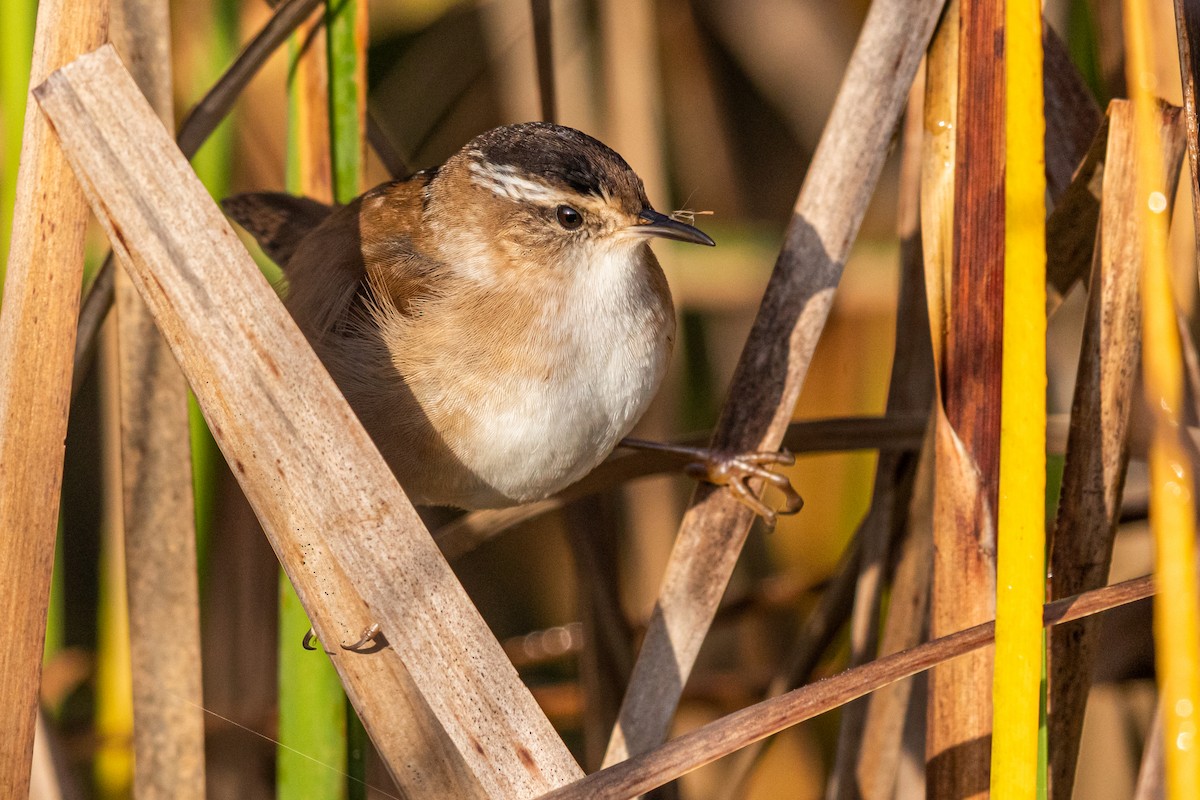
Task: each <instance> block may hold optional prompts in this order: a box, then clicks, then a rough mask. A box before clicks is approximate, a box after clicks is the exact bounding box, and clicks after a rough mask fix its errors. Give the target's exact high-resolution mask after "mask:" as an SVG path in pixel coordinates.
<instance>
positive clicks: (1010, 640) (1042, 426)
mask: <svg viewBox="0 0 1200 800" xmlns="http://www.w3.org/2000/svg"><path fill="white" fill-rule="evenodd" d="M1004 9H1005V18H1004V46H1005V53H1004V95H1005V102H1004V109H1005V110H1004V120H1005V122H1004V139H1005V150H1004V152H1005V165H1004V219H1005V229H1004V307H1003V311H1004V322H1003V331H1004V332H1003V356H1002V359H1003V366H1002V372H1003V385H1002V386H1001V405H1000V427H1001V431H1002V432H1003V435H1002V436H1001V437H1000V474H999V482H1000V487H999V488H1000V492H999V508H998V509H997V512H996V513H997V540H998V541H997V554H996V573H997V574H996V661H995V670H994V673H993V676H992V707H993V709H994V714H993V732H992V768H991V770H992V774H991V786H992V793H993V795H994V796H996V797H1004V798H1014V800H1020V799H1021V798H1025V799H1026V800H1033V798H1035V797H1036V796H1037V793H1038V786H1039V784H1041V785H1044V780H1042V779H1041V776H1040V775H1039V774H1038V772H1039V767H1038V760H1039V759H1038V738H1039V718H1040V716H1041V706H1042V661H1043V644H1042V626H1041V619H1040V616H1041V608H1042V603H1044V602H1045V596H1046V556H1045V551H1046V528H1045V525H1046V522H1045V515H1046V173H1045V149H1044V142H1045V138H1046V120H1045V117H1044V115H1043V108H1044V102H1043V97H1042V4H1041V3H1040V2H1039V0H1007V2H1006V3H1005V4H1004Z"/></svg>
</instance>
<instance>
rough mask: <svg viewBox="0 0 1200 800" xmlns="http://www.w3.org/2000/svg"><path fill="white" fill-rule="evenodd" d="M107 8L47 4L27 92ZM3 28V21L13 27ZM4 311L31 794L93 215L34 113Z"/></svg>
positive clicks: (9, 761)
mask: <svg viewBox="0 0 1200 800" xmlns="http://www.w3.org/2000/svg"><path fill="white" fill-rule="evenodd" d="M107 17H108V7H107V3H106V2H104V1H103V0H94V1H88V2H71V3H67V2H62V0H42V2H41V3H39V5H38V22H37V32H36V36H35V41H34V54H33V62H32V67H31V69H30V86H32V85H34V84H35V83H38V82H41V81H42V80H44V79H45V78H46V76H47V75H48V74H49V73H50V72H51V71H52V70H54V69H56V68H57V67H59V66H60V65H62V64H64V63H66V62H67V61H68V60H70V59H71V58H74V57H75V56H76V55H77V54H78V53H80V52H83V51H85V50H89V49H91V48H93V47H96V46H97V45H98V44H100V43H101V42H102V41H104V38H105V35H106V31H105V28H106V27H107ZM6 24H7V22H6ZM23 130H24V138H23V139H22V144H21V168H20V172H19V173H18V175H17V193H16V206H15V208H16V212H15V216H14V219H13V229H12V244H11V247H10V249H9V252H8V262H7V263H8V267H7V274H6V275H5V284H4V294H5V299H4V306H3V308H2V309H0V531H2V532H3V534H2V535H0V619H2V620H4V623H3V639H4V646H3V647H0V707H3V708H5V709H8V711H9V718H8V722H7V725H6V730H5V736H4V746H3V747H0V786H3V787H4V791H5V792H7V793H9V794H11V795H12V796H13V797H24V796H26V795H27V794H28V784H29V768H30V757H31V753H32V748H33V732H34V727H35V717H36V710H37V689H38V679H39V676H40V674H41V666H42V648H43V645H44V643H45V635H46V629H45V625H46V608H47V599H48V597H49V594H50V573H51V568H52V565H53V563H54V545H55V539H56V535H57V532H58V505H59V490H60V489H61V487H62V470H63V439H64V438H65V436H66V429H67V407H68V404H69V402H70V389H71V351H72V349H73V347H74V344H75V318H76V316H77V315H78V313H79V287H80V284H81V283H82V279H83V239H84V231H85V228H86V225H87V219H88V217H87V205H86V203H85V202H84V198H83V194H82V193H81V192H80V189H79V185H78V183H77V181H76V179H75V177H74V176H73V175H72V174H71V170H70V168H69V167H68V165H67V162H66V160H65V159H64V158H63V154H62V151H61V149H60V147H59V145H58V143H57V142H56V141H55V139H54V136H53V135H52V133H51V130H50V126H49V125H48V124H47V122H46V120H45V119H44V118H43V117H42V115H41V114H40V113H39V112H38V110H37V108H36V107H35V104H34V103H32V102H28V103H27V106H26V109H25V124H24V129H23Z"/></svg>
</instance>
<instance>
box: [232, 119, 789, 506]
mask: <svg viewBox="0 0 1200 800" xmlns="http://www.w3.org/2000/svg"><path fill="white" fill-rule="evenodd" d="M224 208H225V211H226V213H228V214H229V216H231V217H232V218H233V219H234V220H236V221H237V222H238V223H239V224H241V225H242V227H244V228H245V229H246V230H247V231H249V232H250V233H251V234H252V235H253V236H254V237H255V238H256V239H257V240H258V242H259V243H260V244H261V246H262V248H263V250H264V251H265V252H266V253H267V254H268V255H269V256H270V257H271V258H273V259H274V260H275V261H276V262H277V263H278V264H280V266H282V267H283V268H284V270H285V272H286V275H287V279H288V284H289V287H288V294H287V305H288V308H289V310H290V311H291V313H292V315H293V317H294V318H295V319H296V322H297V323H298V324H299V326H300V328H301V329H302V330H303V331H304V333H305V335H306V336H307V337H308V339H309V341H310V342H311V344H312V346H313V348H314V349H315V350H316V352H317V354H318V355H319V356H320V357H321V360H322V361H323V362H324V363H325V366H326V367H327V368H328V370H329V372H330V374H331V375H332V376H333V378H334V380H335V381H336V382H337V384H338V386H339V387H340V388H341V390H342V392H343V393H344V394H345V396H346V399H347V400H348V401H349V403H350V405H351V406H352V407H353V408H354V410H355V412H356V413H357V414H358V416H359V419H360V420H361V421H362V423H363V425H364V427H366V429H367V431H368V432H369V433H370V434H371V436H372V438H373V439H374V440H375V443H376V445H377V446H378V447H379V449H380V452H381V453H383V455H384V457H385V458H386V459H387V461H388V463H389V464H390V466H391V467H392V469H393V471H394V472H395V473H396V476H397V478H398V479H399V481H400V484H401V485H402V486H403V487H404V489H405V491H406V492H407V493H408V495H409V497H410V498H411V499H412V501H413V502H414V503H417V504H422V505H449V506H457V507H459V508H466V509H475V508H492V507H501V506H508V505H514V504H517V503H523V502H528V501H531V500H537V499H541V498H544V497H547V496H549V495H551V494H553V493H554V492H557V491H558V490H560V489H562V488H564V487H566V486H568V485H569V484H571V483H573V482H575V481H577V480H579V479H580V478H582V477H583V476H584V475H586V474H587V473H588V472H590V471H591V470H592V469H593V468H594V467H595V466H596V465H597V464H599V463H600V462H601V461H603V460H604V459H605V458H606V457H607V456H608V455H609V454H610V453H611V452H612V451H613V449H614V448H615V447H616V446H617V445H618V443H621V442H622V439H623V437H624V436H625V435H626V434H627V433H628V432H629V431H630V429H631V428H632V427H633V426H634V424H635V423H636V422H637V421H638V419H639V418H640V417H641V416H642V414H643V413H644V412H645V410H646V407H647V406H648V405H649V404H650V401H651V399H652V398H653V397H654V395H655V393H656V392H657V390H658V386H659V383H660V382H661V381H662V378H663V374H664V373H665V371H666V368H667V362H668V359H669V357H670V354H671V346H672V342H673V341H674V336H675V313H674V309H673V307H672V304H671V296H670V293H669V291H668V288H667V282H666V278H665V277H664V276H663V272H662V269H661V268H660V267H659V265H658V261H657V259H655V257H654V254H653V253H652V252H651V251H650V247H649V244H648V243H649V240H650V238H651V237H656V236H657V237H664V238H668V239H677V240H681V241H685V242H695V243H697V244H706V245H712V244H713V241H712V239H710V238H709V237H708V236H707V235H705V234H704V233H702V232H701V231H699V230H697V229H696V228H694V227H692V226H691V225H687V224H684V223H682V222H678V221H676V220H674V219H671V218H670V217H668V216H665V215H663V214H660V213H659V212H657V211H655V210H654V209H653V208H652V207H651V206H650V203H649V201H648V200H647V199H646V192H645V189H644V188H643V186H642V181H641V180H640V179H639V178H638V176H637V175H636V174H635V173H634V172H633V170H632V169H630V167H629V165H628V164H626V163H625V160H624V159H622V158H621V156H619V155H618V154H617V153H615V152H614V151H613V150H611V149H610V148H608V147H606V146H605V145H603V144H601V143H600V142H598V141H596V140H595V139H593V138H591V137H590V136H587V135H585V134H583V133H580V132H579V131H576V130H573V129H571V128H565V127H562V126H559V125H552V124H548V123H539V122H534V123H526V124H521V125H510V126H506V127H502V128H496V129H495V130H492V131H489V132H487V133H484V134H482V135H481V136H478V137H476V138H475V139H473V140H471V141H470V142H468V143H467V144H466V145H465V146H464V147H463V148H462V149H461V150H460V151H459V152H457V153H456V154H455V155H453V156H452V157H451V158H450V159H449V160H448V161H447V162H446V163H445V164H443V165H442V166H441V167H437V168H433V169H427V170H423V171H421V172H418V173H416V174H415V175H413V176H412V177H410V178H407V179H404V180H398V181H393V182H390V183H385V184H383V185H381V186H377V187H376V188H374V189H372V190H370V191H368V192H367V193H365V194H363V195H362V196H361V197H359V198H357V199H356V200H354V201H353V202H351V203H349V204H348V205H345V206H341V207H337V208H331V207H329V206H327V205H324V204H322V203H318V202H316V201H313V200H309V199H305V198H297V197H292V196H289V195H284V194H246V195H239V196H236V197H233V198H230V199H229V200H227V201H225V203H224ZM630 444H631V445H633V446H639V445H642V444H645V443H635V442H632V441H631V442H630ZM648 446H651V447H660V448H661V447H668V448H669V446H666V445H653V444H649V445H648ZM681 450H682V449H681ZM686 452H687V453H689V454H696V455H698V457H699V458H698V460H699V461H700V462H701V463H702V466H701V467H699V468H692V469H691V470H690V471H691V472H693V474H699V475H700V477H702V478H706V479H709V480H713V481H715V482H720V483H725V484H727V485H729V486H730V487H731V489H733V491H734V492H735V494H737V496H738V497H739V499H741V500H742V501H743V502H746V503H747V504H749V505H750V506H751V507H752V508H754V509H755V511H757V512H758V513H760V514H762V515H763V516H764V517H766V518H767V519H768V521H773V519H774V513H773V512H772V511H771V509H769V508H768V507H766V506H765V505H764V504H763V503H762V502H761V501H760V500H758V498H757V497H755V496H754V495H753V493H752V492H751V491H750V490H749V489H748V488H747V486H746V484H745V481H746V480H747V479H748V478H749V477H751V476H757V477H759V478H763V479H765V480H768V481H771V482H773V483H774V484H775V485H777V486H779V487H780V488H781V489H783V490H784V492H785V493H786V494H787V507H786V508H785V512H791V511H795V510H798V509H799V503H800V498H799V496H798V495H796V494H795V492H794V491H793V490H792V489H791V486H790V484H789V483H788V481H787V479H786V478H784V477H783V476H781V475H778V474H775V473H772V472H770V471H769V470H768V469H767V466H768V465H770V464H775V463H791V456H790V454H788V453H786V452H783V453H750V454H744V455H741V456H735V455H717V454H712V453H709V452H707V451H686Z"/></svg>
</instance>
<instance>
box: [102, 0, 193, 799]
mask: <svg viewBox="0 0 1200 800" xmlns="http://www.w3.org/2000/svg"><path fill="white" fill-rule="evenodd" d="M168 13H169V12H168V8H167V3H166V0H118V1H117V2H115V3H114V4H113V32H112V33H113V42H114V44H115V45H116V47H117V48H118V50H119V51H120V52H121V55H122V58H123V60H124V61H125V63H126V64H128V65H129V68H130V70H131V72H132V74H133V75H134V78H135V80H137V81H138V85H139V87H140V88H141V90H142V93H143V94H145V95H146V97H147V99H148V100H149V102H150V104H151V105H152V106H153V107H154V110H155V112H156V113H157V114H158V117H159V118H160V119H161V120H162V121H163V124H164V125H167V126H171V125H173V124H174V112H173V103H172V99H171V91H172V85H171V38H170V34H171V30H170V20H169V17H168ZM114 277H115V281H116V284H115V288H116V310H117V316H116V320H117V340H118V360H119V382H120V389H119V395H120V428H121V473H122V491H121V496H122V498H123V500H122V504H123V508H124V514H123V522H124V527H125V574H126V581H127V582H128V595H129V640H130V641H129V645H130V654H131V659H132V669H133V714H134V720H133V722H134V727H133V747H134V791H135V794H136V795H137V797H138V798H139V800H143V799H149V798H159V797H161V798H167V797H178V798H183V799H184V800H186V798H197V799H199V798H203V797H204V796H205V791H204V714H203V711H202V708H203V700H202V697H201V689H200V686H201V678H200V618H199V609H200V600H199V587H198V580H197V572H196V529H195V506H194V502H193V498H192V464H191V449H190V443H189V441H188V410H187V409H188V405H187V383H186V382H185V381H184V379H183V373H181V372H180V371H179V367H178V365H177V364H176V363H175V360H174V359H173V358H172V357H171V352H170V350H169V349H168V348H167V343H166V342H165V341H164V340H163V338H162V337H161V336H160V335H159V333H158V330H157V329H156V328H155V326H154V318H153V317H152V316H151V314H150V311H149V309H147V308H146V304H145V303H143V302H142V299H141V297H140V296H139V295H138V293H137V289H135V288H134V286H133V284H132V282H131V281H130V279H129V276H128V275H127V274H126V273H125V271H124V270H118V271H117V273H116V275H115V276H114ZM163 631H170V632H171V636H170V644H169V645H164V640H163Z"/></svg>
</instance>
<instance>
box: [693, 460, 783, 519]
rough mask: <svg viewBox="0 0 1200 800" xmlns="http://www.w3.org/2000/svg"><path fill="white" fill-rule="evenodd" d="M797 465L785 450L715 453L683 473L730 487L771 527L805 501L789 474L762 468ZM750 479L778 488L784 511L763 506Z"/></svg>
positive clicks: (737, 497) (741, 501)
mask: <svg viewBox="0 0 1200 800" xmlns="http://www.w3.org/2000/svg"><path fill="white" fill-rule="evenodd" d="M794 463H796V457H795V456H793V455H792V454H791V453H790V452H788V451H786V450H782V451H780V452H755V453H738V454H736V455H729V454H722V453H713V454H711V455H710V457H709V458H707V459H705V460H704V461H699V462H695V463H692V464H688V465H687V466H686V467H685V468H684V471H685V472H686V473H687V474H689V475H691V476H693V477H696V478H699V479H700V480H703V481H707V482H708V483H715V484H717V485H719V486H726V487H728V488H729V490H730V492H732V493H733V496H734V498H736V499H737V501H738V502H740V503H741V504H742V505H744V506H746V507H747V508H749V509H750V510H751V511H753V512H754V513H755V514H757V515H759V516H760V517H762V518H763V521H764V522H766V523H767V525H768V526H772V527H773V526H774V525H775V522H776V518H777V515H778V514H795V513H797V512H798V511H800V509H801V508H802V507H803V506H804V499H803V498H802V497H800V494H799V493H798V492H797V491H796V490H795V488H793V487H792V482H791V481H790V480H789V479H788V477H787V476H786V475H780V474H779V473H777V472H772V471H771V470H770V469H768V468H767V467H766V466H763V465H765V464H771V465H774V464H779V465H784V466H787V465H791V464H794ZM751 478H759V479H761V480H763V481H765V482H767V483H770V484H771V485H772V486H774V487H775V488H776V489H778V490H779V491H780V492H781V493H782V494H783V496H784V505H783V508H782V509H780V510H779V511H775V510H773V509H771V508H770V507H769V506H767V505H766V504H765V503H763V501H762V500H761V499H759V497H758V496H757V495H756V494H755V493H754V492H753V491H752V490H751V489H750V487H749V486H748V485H747V484H746V481H747V480H749V479H751Z"/></svg>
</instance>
